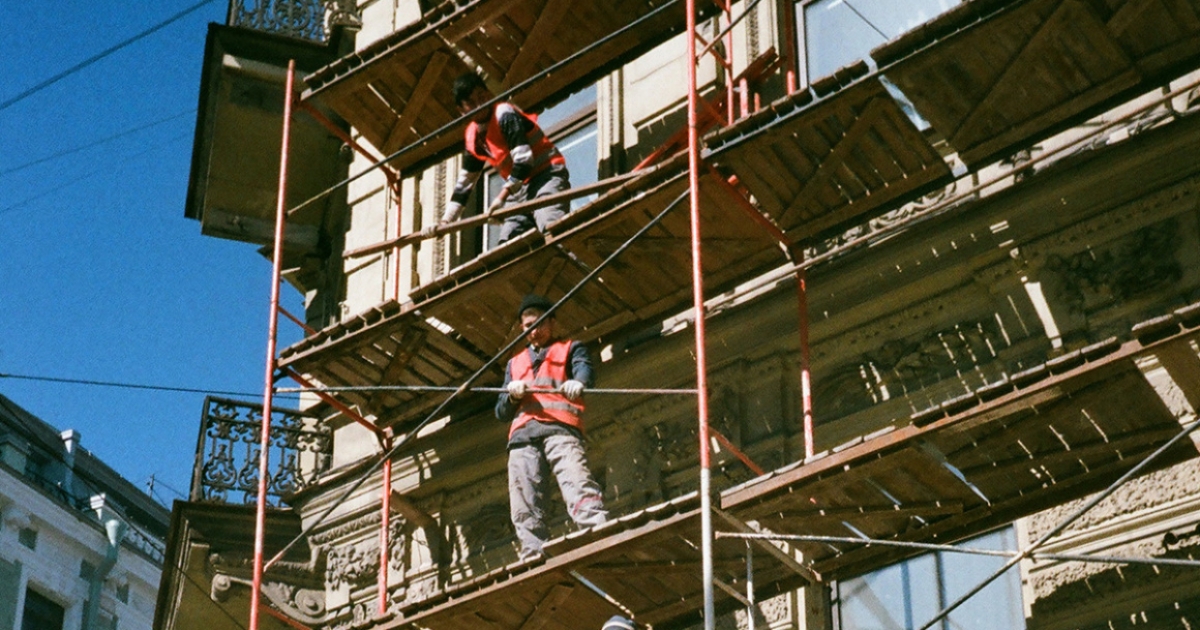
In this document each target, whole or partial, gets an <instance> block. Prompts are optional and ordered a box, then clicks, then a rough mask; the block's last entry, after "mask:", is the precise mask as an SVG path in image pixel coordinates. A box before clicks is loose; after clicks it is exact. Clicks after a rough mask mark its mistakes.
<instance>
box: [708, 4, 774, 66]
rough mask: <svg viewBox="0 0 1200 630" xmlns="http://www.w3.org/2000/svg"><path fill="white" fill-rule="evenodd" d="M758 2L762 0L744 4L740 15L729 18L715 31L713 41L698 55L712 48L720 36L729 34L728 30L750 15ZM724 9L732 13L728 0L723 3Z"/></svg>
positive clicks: (719, 39)
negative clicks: (724, 24)
mask: <svg viewBox="0 0 1200 630" xmlns="http://www.w3.org/2000/svg"><path fill="white" fill-rule="evenodd" d="M759 2H762V0H753V1H752V2H751V3H750V4H748V5H746V8H745V9H744V10H743V11H742V13H741V15H739V16H737V17H736V18H734V19H731V20H730V21H729V24H727V25H726V26H725V28H723V29H721V30H720V31H719V32H718V33H717V36H716V37H714V38H713V41H712V43H710V44H709V45H708V47H707V48H705V49H704V50H702V51H700V52H699V55H705V54H707V53H708V51H709V49H710V48H712V47H713V45H714V44H716V43H717V42H719V41H721V38H722V37H724V36H726V35H729V34H730V31H732V30H733V27H735V26H737V25H738V24H739V23H741V21H742V20H744V19H746V16H747V15H750V12H751V11H753V10H754V8H755V7H757V6H758V3H759ZM725 11H726V13H727V14H729V15H732V14H733V7H732V5H731V3H728V2H727V3H726V4H725Z"/></svg>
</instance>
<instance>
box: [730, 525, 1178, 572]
mask: <svg viewBox="0 0 1200 630" xmlns="http://www.w3.org/2000/svg"><path fill="white" fill-rule="evenodd" d="M716 537H717V538H743V539H746V540H784V541H789V542H817V543H843V544H854V545H863V546H865V547H870V546H872V545H876V546H879V547H901V548H905V549H919V550H921V551H946V552H950V553H961V554H967V555H975V556H994V557H998V558H1011V557H1013V556H1017V555H1020V553H1021V552H1020V551H1002V550H997V549H980V548H978V547H958V546H955V545H941V544H937V543H919V542H912V541H907V540H887V539H879V538H855V537H853V536H808V535H804V534H744V533H740V532H717V533H716ZM1029 557H1030V558H1031V559H1033V560H1055V561H1062V562H1094V563H1099V564H1146V565H1161V566H1172V567H1191V568H1200V560H1185V559H1183V558H1131V557H1128V556H1098V555H1091V554H1081V553H1037V552H1035V553H1031V554H1029Z"/></svg>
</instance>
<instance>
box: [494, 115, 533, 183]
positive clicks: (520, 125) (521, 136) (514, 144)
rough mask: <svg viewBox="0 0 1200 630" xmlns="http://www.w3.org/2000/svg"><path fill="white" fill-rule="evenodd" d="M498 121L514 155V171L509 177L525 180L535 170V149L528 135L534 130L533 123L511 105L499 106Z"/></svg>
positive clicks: (511, 153) (510, 152)
mask: <svg viewBox="0 0 1200 630" xmlns="http://www.w3.org/2000/svg"><path fill="white" fill-rule="evenodd" d="M497 113H498V116H497V118H496V122H497V123H498V124H499V125H500V132H501V133H503V134H504V141H505V142H506V143H508V151H509V154H510V155H511V156H512V161H513V164H512V173H511V174H510V175H509V179H515V180H520V181H524V180H525V178H526V177H529V174H530V173H531V172H532V171H533V150H532V149H531V148H530V147H529V139H528V135H529V132H530V131H533V123H532V122H531V121H530V120H529V119H528V118H526V117H524V116H522V115H521V114H518V113H517V112H516V111H515V110H514V109H513V108H512V107H511V106H510V107H500V108H497Z"/></svg>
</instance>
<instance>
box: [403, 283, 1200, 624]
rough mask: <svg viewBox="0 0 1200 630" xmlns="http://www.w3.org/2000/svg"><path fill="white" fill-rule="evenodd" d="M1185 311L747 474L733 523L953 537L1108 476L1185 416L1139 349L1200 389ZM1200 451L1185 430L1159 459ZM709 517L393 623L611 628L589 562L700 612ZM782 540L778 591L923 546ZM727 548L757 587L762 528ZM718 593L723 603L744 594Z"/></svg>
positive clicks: (646, 600)
mask: <svg viewBox="0 0 1200 630" xmlns="http://www.w3.org/2000/svg"><path fill="white" fill-rule="evenodd" d="M1192 310H1193V311H1195V310H1200V306H1197V307H1193V308H1192ZM1173 324H1174V328H1173V329H1169V330H1167V331H1166V332H1165V333H1164V332H1163V331H1162V330H1159V331H1158V332H1157V333H1156V334H1155V335H1154V336H1153V337H1145V338H1143V339H1142V340H1138V339H1134V340H1131V341H1128V342H1125V343H1124V344H1119V343H1116V342H1115V341H1110V342H1106V343H1103V344H1097V345H1096V346H1095V347H1093V348H1091V349H1089V350H1088V352H1086V353H1079V354H1078V355H1077V356H1074V357H1071V358H1070V360H1068V361H1059V360H1055V361H1051V362H1048V363H1047V364H1045V365H1043V366H1040V367H1041V368H1043V369H1042V370H1040V371H1038V374H1040V375H1041V377H1040V378H1037V379H1033V380H1029V381H1021V382H1020V383H1016V382H1011V381H1007V382H1005V383H1003V384H1000V385H996V384H993V385H989V386H987V387H984V388H980V390H978V391H977V392H975V393H974V394H973V395H972V396H971V398H970V400H965V401H958V402H957V403H955V405H943V406H940V407H938V408H937V409H936V411H932V412H930V411H923V412H920V413H917V414H914V416H913V419H912V423H911V424H909V425H907V426H904V427H900V428H897V429H895V430H891V431H885V432H881V433H879V434H877V435H873V436H867V437H864V438H861V439H859V440H856V441H854V442H852V443H850V444H848V445H846V446H844V447H839V448H835V449H831V450H830V451H827V452H824V453H819V454H817V455H815V456H814V457H812V458H810V459H809V460H807V461H803V462H796V463H794V464H791V465H789V466H787V467H784V468H781V469H779V470H777V471H774V472H771V473H768V474H767V475H764V476H762V477H759V478H756V479H753V480H751V481H748V482H746V483H744V484H741V485H739V486H737V487H734V488H730V489H728V490H726V491H724V492H723V493H722V494H721V496H720V499H719V502H718V503H719V510H718V517H717V518H716V519H715V523H716V527H717V530H718V531H733V532H745V531H757V532H765V533H776V534H801V535H812V536H839V537H846V536H866V537H869V538H873V539H886V540H895V541H906V542H927V543H948V542H953V541H956V540H961V539H964V538H966V537H969V536H971V535H974V534H977V533H980V532H982V531H985V530H986V529H988V528H991V527H995V526H997V525H1001V524H1004V523H1008V522H1010V521H1012V520H1014V519H1016V518H1019V517H1022V516H1026V515H1029V514H1032V513H1034V512H1037V511H1040V510H1042V509H1045V508H1048V507H1051V506H1055V505H1060V504H1062V503H1064V502H1067V501H1072V500H1077V499H1080V498H1083V497H1084V496H1086V495H1088V494H1090V493H1092V492H1096V491H1099V490H1101V489H1103V488H1104V487H1105V486H1107V485H1108V484H1110V483H1112V482H1113V481H1115V480H1116V479H1117V478H1118V477H1119V476H1120V475H1121V474H1122V473H1124V472H1125V471H1127V470H1129V469H1130V468H1132V467H1133V466H1135V465H1136V464H1138V463H1140V462H1141V461H1142V459H1143V458H1144V457H1145V456H1146V455H1147V454H1149V453H1150V452H1152V451H1153V450H1155V449H1157V448H1159V447H1161V446H1162V445H1164V444H1165V443H1167V442H1168V441H1169V440H1170V439H1171V438H1172V437H1174V436H1175V435H1176V434H1178V433H1179V432H1180V430H1181V424H1180V420H1179V419H1177V418H1176V417H1175V415H1174V414H1172V413H1171V412H1170V411H1169V410H1168V409H1167V408H1166V406H1165V404H1164V403H1163V401H1162V399H1161V398H1160V396H1159V394H1158V393H1157V392H1156V391H1155V389H1154V388H1153V387H1152V386H1151V385H1150V383H1149V382H1148V381H1147V379H1146V377H1145V376H1144V375H1143V374H1142V371H1141V369H1140V368H1139V367H1138V363H1139V362H1143V361H1145V360H1146V359H1148V358H1150V357H1154V358H1157V359H1158V360H1159V361H1160V362H1161V363H1162V364H1164V365H1171V366H1174V367H1173V368H1172V369H1173V371H1174V373H1175V374H1178V375H1184V376H1186V377H1187V380H1183V381H1179V380H1177V381H1176V384H1177V385H1178V386H1179V387H1180V388H1181V389H1184V390H1189V391H1193V392H1194V391H1197V388H1200V370H1194V369H1191V368H1187V369H1182V368H1179V367H1178V366H1181V365H1189V366H1192V367H1193V368H1194V367H1196V366H1200V357H1198V356H1197V350H1196V346H1195V344H1196V342H1197V340H1198V339H1200V321H1190V322H1189V323H1188V324H1189V326H1181V324H1180V323H1179V322H1174V323H1173ZM1164 335H1165V338H1162V337H1164ZM1118 400H1119V401H1120V404H1117V401H1118ZM1198 455H1200V453H1198V452H1197V450H1196V446H1195V445H1194V444H1193V443H1192V442H1191V441H1190V440H1182V441H1181V442H1179V443H1178V444H1176V446H1175V447H1174V448H1172V449H1171V450H1169V451H1167V452H1166V454H1165V455H1164V456H1163V457H1162V458H1160V460H1158V461H1157V462H1156V463H1155V464H1154V465H1153V466H1151V467H1150V468H1149V469H1147V470H1146V471H1145V472H1149V470H1153V469H1157V468H1161V467H1163V466H1166V465H1169V464H1173V463H1178V462H1181V461H1185V460H1188V459H1192V458H1195V457H1197V456H1198ZM699 517H700V514H699V505H698V498H697V497H696V495H695V494H694V493H693V494H690V495H686V496H684V497H680V498H678V499H676V500H674V501H671V502H668V503H665V504H662V505H657V506H653V507H650V508H647V509H644V510H641V511H639V512H635V513H633V514H629V515H625V516H623V517H621V518H620V519H618V520H615V521H613V522H610V523H606V524H605V525H602V526H598V527H595V528H591V529H588V530H584V531H580V532H575V533H573V534H570V535H568V536H566V537H562V538H559V539H556V540H553V541H551V542H550V543H549V544H548V545H547V550H548V552H549V553H550V554H551V555H550V557H549V558H548V559H546V560H544V561H543V560H539V561H534V562H529V563H516V564H513V565H510V566H507V567H503V568H501V569H497V570H495V571H492V572H490V573H487V574H484V575H481V576H478V577H476V578H473V579H471V580H467V581H464V582H460V583H454V584H449V585H447V586H446V587H445V588H444V589H443V591H442V592H440V593H439V594H437V595H435V596H434V597H433V598H431V599H429V600H426V601H424V602H421V603H418V604H414V605H410V606H408V607H406V608H403V609H401V610H400V611H399V615H398V616H397V617H395V618H393V619H391V620H389V621H386V622H384V623H383V624H382V625H381V626H379V627H380V628H409V627H413V628H416V627H420V628H429V629H432V630H442V629H446V630H460V629H465V628H468V627H470V628H478V627H483V628H495V629H498V630H499V629H504V630H508V629H512V630H516V629H520V628H528V627H546V628H563V629H564V630H565V629H567V628H577V627H581V626H582V627H594V626H595V627H598V625H599V624H600V623H602V622H603V620H604V619H605V618H607V617H608V616H609V615H612V614H615V613H618V612H620V610H619V609H618V608H617V607H615V606H614V605H613V604H612V603H610V602H609V601H607V600H606V599H605V598H604V597H601V596H600V595H599V594H597V593H595V592H594V591H592V590H590V589H589V588H588V586H587V585H586V584H585V583H584V582H583V581H582V580H581V579H580V578H581V577H582V578H583V580H586V581H587V582H590V583H591V584H593V585H595V586H597V587H598V588H599V589H600V590H601V591H603V592H604V593H605V594H606V595H607V596H609V597H611V598H613V599H614V600H616V601H617V602H619V603H620V604H621V605H622V606H623V607H625V608H627V609H629V611H630V612H632V613H634V615H635V616H636V618H637V620H638V621H640V622H643V623H648V624H651V625H660V624H664V623H668V622H670V623H680V622H686V621H687V620H688V619H689V618H693V617H696V615H697V612H696V609H697V608H698V607H699V602H700V598H701V596H702V593H703V591H702V587H703V585H702V583H701V580H700V576H701V571H700V551H699V535H700V522H699ZM768 546H769V545H768V544H767V543H758V544H756V546H755V548H754V566H755V574H754V580H755V584H756V587H757V589H758V591H759V596H760V597H765V596H767V595H770V594H773V593H777V592H782V591H783V590H786V589H788V588H795V587H797V586H800V585H803V584H805V583H806V582H808V581H814V580H822V581H825V580H830V579H842V578H847V577H852V576H855V575H860V574H862V573H865V572H867V571H870V570H872V569H875V568H878V567H880V566H884V565H886V564H888V563H891V562H894V561H896V560H899V559H901V558H903V557H905V556H906V555H912V554H913V553H914V552H913V551H911V550H905V549H898V548H896V547H887V546H880V545H875V546H872V545H869V544H866V543H865V542H864V543H863V544H858V545H853V544H843V543H839V544H838V545H836V546H835V545H831V544H826V543H792V544H787V543H784V544H782V548H783V551H782V552H781V551H780V550H779V549H778V548H776V549H775V551H774V553H770V552H767V551H765V549H766V548H767V547H768ZM714 549H715V551H714V571H715V576H716V578H717V579H718V580H720V581H721V582H723V583H725V584H726V585H729V586H731V587H732V588H733V589H736V590H737V591H739V592H744V590H745V579H746V578H745V554H746V543H745V541H742V540H736V539H732V538H718V539H717V540H716V541H715V542H714ZM789 551H798V552H802V556H799V555H798V556H795V557H803V558H804V560H803V562H795V561H789V560H788V553H789ZM716 593H717V596H718V608H719V609H723V610H729V609H731V608H735V607H737V606H739V605H740V604H739V602H738V601H737V600H736V599H735V598H733V597H731V596H730V595H728V594H727V593H725V592H724V591H723V590H717V592H716ZM696 619H698V618H696Z"/></svg>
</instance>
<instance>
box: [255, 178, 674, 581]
mask: <svg viewBox="0 0 1200 630" xmlns="http://www.w3.org/2000/svg"><path fill="white" fill-rule="evenodd" d="M686 197H687V193H686V192H685V193H682V194H680V195H679V196H677V197H676V198H675V199H674V200H673V201H671V203H669V204H667V207H666V208H664V209H663V211H662V212H660V213H658V214H657V215H655V217H654V218H653V219H651V220H650V221H648V222H647V223H646V225H644V226H642V227H641V228H640V229H638V231H637V232H635V233H634V234H633V236H630V237H629V238H628V239H627V240H626V241H625V242H624V243H623V244H622V245H621V246H620V247H618V248H617V249H616V250H614V251H613V253H611V254H609V255H608V257H607V258H605V259H604V260H603V261H601V262H600V264H599V265H596V268H595V269H593V270H592V271H591V272H589V273H588V274H587V275H586V276H584V277H583V279H581V280H580V281H579V282H578V283H576V285H575V286H574V287H572V288H571V290H569V291H567V293H566V294H565V295H563V297H562V298H561V299H560V300H559V301H558V302H556V303H555V304H554V306H551V307H550V309H549V310H547V311H546V312H545V313H543V314H542V316H541V317H539V318H538V319H537V321H536V322H534V323H533V324H532V326H531V327H534V326H537V325H538V324H539V323H541V322H542V321H543V320H544V319H546V318H547V317H549V316H550V314H551V313H553V312H554V311H555V310H556V309H558V306H559V304H562V303H563V302H565V301H567V300H568V299H570V298H571V297H573V296H574V295H575V294H576V293H578V292H579V290H580V289H581V288H583V286H584V285H586V284H588V283H589V282H591V281H592V280H594V279H595V278H596V277H597V276H598V275H600V272H601V271H603V270H604V269H606V268H607V267H608V266H609V265H611V264H612V262H613V261H614V260H616V259H617V257H619V256H620V255H621V254H623V253H624V252H625V250H627V249H629V247H630V246H631V245H633V243H634V242H636V241H637V240H638V239H640V238H641V237H642V236H644V235H645V234H646V233H647V232H649V231H650V229H651V228H653V227H654V226H656V225H658V224H659V223H661V222H662V220H663V219H665V218H666V216H667V215H668V214H669V213H670V212H671V211H672V210H674V209H675V208H676V207H677V206H679V204H681V203H682V202H683V200H684V199H685V198H686ZM524 338H525V335H524V334H522V335H519V336H517V337H516V338H515V339H513V340H512V341H510V342H509V343H508V344H507V345H505V346H504V347H503V348H501V349H500V351H499V352H497V353H496V354H495V356H493V357H492V358H491V359H488V360H487V362H485V363H484V364H483V365H481V366H479V369H477V370H476V371H475V373H474V374H472V375H471V376H469V377H468V378H467V380H466V381H465V382H464V383H463V384H462V385H460V386H459V387H458V388H457V389H455V391H454V393H452V394H450V395H449V396H447V397H446V399H445V400H443V401H442V402H441V403H439V404H438V406H437V407H435V408H434V410H433V411H431V412H429V414H428V415H426V416H425V419H424V420H422V421H421V422H419V423H417V425H416V426H415V427H413V429H412V430H411V431H409V432H408V433H407V434H405V436H404V437H403V438H402V439H401V440H400V441H399V442H397V443H396V445H395V446H393V447H392V448H391V450H389V451H388V452H386V453H383V454H381V455H380V459H377V460H376V461H375V463H373V464H371V466H370V467H369V468H368V469H367V470H366V471H364V472H363V474H362V475H361V476H360V477H359V478H358V479H356V480H355V481H354V483H352V484H350V487H349V488H347V489H346V491H345V492H343V493H342V495H341V496H339V497H338V498H337V499H335V500H334V501H333V503H331V504H330V506H329V507H328V508H327V509H326V510H325V512H323V513H322V514H321V515H320V516H319V517H317V519H316V520H315V521H313V522H312V523H311V524H310V525H309V526H308V527H306V528H305V529H304V530H302V531H301V532H300V533H299V534H297V535H296V537H295V538H292V540H291V541H290V542H288V543H287V544H286V545H284V547H283V549H281V550H279V553H277V554H275V557H274V558H272V559H271V562H275V561H277V560H278V559H279V558H282V557H283V554H284V553H286V552H287V551H288V550H289V549H291V548H292V547H294V546H295V545H296V543H297V542H299V541H300V540H301V539H303V538H305V537H307V536H308V535H309V534H310V533H311V532H312V531H313V530H314V529H315V528H317V527H318V526H320V525H321V524H322V523H324V522H325V519H326V518H329V515H330V514H332V513H333V511H334V510H335V509H337V507H338V506H339V505H341V504H342V502H344V501H345V500H346V499H347V498H348V497H349V496H350V495H351V494H353V493H354V492H355V491H357V490H358V488H359V487H361V486H362V484H363V483H365V482H366V480H367V478H368V477H369V476H370V475H373V474H374V473H375V471H376V470H377V469H378V468H377V467H379V466H382V465H383V462H384V461H386V460H389V459H391V458H392V457H393V456H394V455H395V454H396V453H397V452H399V451H400V449H401V448H403V447H404V446H405V445H407V444H408V442H410V441H411V440H413V439H414V438H415V437H416V435H417V434H419V433H420V432H421V429H423V428H425V427H426V426H428V425H429V423H431V422H433V421H434V419H436V418H437V417H438V414H440V413H442V410H444V409H445V408H446V406H447V405H449V404H450V402H451V401H452V400H454V399H455V398H456V397H457V396H458V395H459V394H461V393H462V392H465V391H469V390H470V387H471V384H472V383H474V382H475V381H476V380H478V379H479V378H480V377H481V376H483V375H484V374H485V373H487V371H488V370H490V369H491V368H492V366H493V365H495V364H496V363H497V362H498V361H499V360H500V358H501V357H505V356H508V354H509V353H510V352H511V351H512V350H513V348H515V347H516V346H517V344H519V343H520V342H521V341H522V340H523V339H524Z"/></svg>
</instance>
